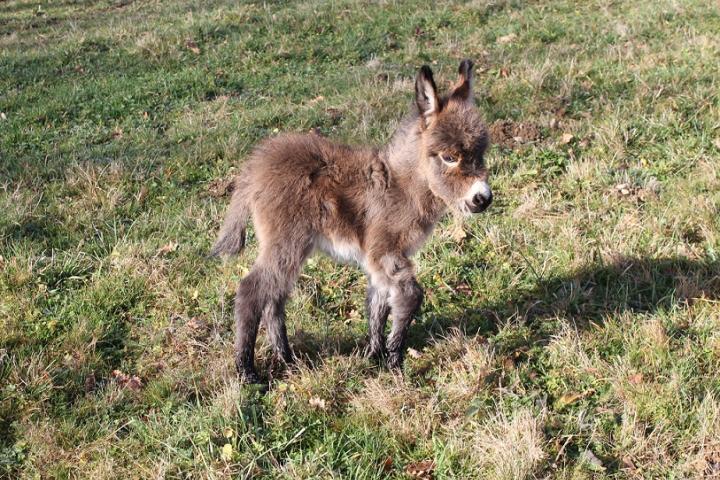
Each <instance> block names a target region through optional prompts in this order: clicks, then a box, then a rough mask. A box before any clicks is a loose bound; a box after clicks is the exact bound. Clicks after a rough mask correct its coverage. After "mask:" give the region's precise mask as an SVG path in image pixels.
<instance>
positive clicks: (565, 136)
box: [560, 133, 575, 145]
mask: <svg viewBox="0 0 720 480" xmlns="http://www.w3.org/2000/svg"><path fill="white" fill-rule="evenodd" d="M573 138H575V136H574V135H573V134H572V133H563V134H562V137H560V143H561V144H563V145H567V144H568V143H570V142H572V141H573Z"/></svg>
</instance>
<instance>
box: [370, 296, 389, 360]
mask: <svg viewBox="0 0 720 480" xmlns="http://www.w3.org/2000/svg"><path fill="white" fill-rule="evenodd" d="M366 305H367V316H368V329H369V332H370V348H369V349H368V357H371V358H374V359H376V360H381V359H383V358H385V356H386V350H385V325H386V324H387V319H388V315H390V304H389V303H388V292H387V290H385V289H383V288H381V287H376V286H374V285H373V284H372V283H369V284H368V290H367V302H366Z"/></svg>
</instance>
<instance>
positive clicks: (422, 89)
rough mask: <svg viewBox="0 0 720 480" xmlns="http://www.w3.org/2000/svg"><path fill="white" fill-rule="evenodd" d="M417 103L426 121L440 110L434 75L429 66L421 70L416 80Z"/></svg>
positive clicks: (424, 66)
mask: <svg viewBox="0 0 720 480" xmlns="http://www.w3.org/2000/svg"><path fill="white" fill-rule="evenodd" d="M415 103H416V104H417V107H418V110H420V115H422V117H423V118H425V119H427V118H428V117H430V116H431V115H434V114H436V113H438V110H439V109H440V100H439V99H438V96H437V87H435V80H433V73H432V70H430V67H428V66H427V65H423V66H422V67H421V68H420V71H419V72H418V74H417V78H416V79H415Z"/></svg>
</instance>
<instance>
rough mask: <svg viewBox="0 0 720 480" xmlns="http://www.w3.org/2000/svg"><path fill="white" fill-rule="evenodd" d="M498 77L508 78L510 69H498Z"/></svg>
mask: <svg viewBox="0 0 720 480" xmlns="http://www.w3.org/2000/svg"><path fill="white" fill-rule="evenodd" d="M500 76H501V77H503V78H507V77H509V76H510V69H509V68H506V67H503V68H501V69H500Z"/></svg>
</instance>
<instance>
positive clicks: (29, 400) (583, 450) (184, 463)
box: [0, 0, 720, 478]
mask: <svg viewBox="0 0 720 480" xmlns="http://www.w3.org/2000/svg"><path fill="white" fill-rule="evenodd" d="M198 5H202V6H198ZM718 32H720V12H719V11H718V9H717V5H713V4H712V2H704V1H699V0H698V1H696V0H682V1H664V0H663V1H659V2H622V1H619V2H601V1H590V0H588V1H581V2H574V1H573V2H570V1H557V2H532V1H523V0H510V1H504V0H498V1H492V2H491V1H483V0H480V1H475V2H458V3H449V2H440V3H433V2H411V1H396V2H395V1H394V2H381V3H379V2H358V1H346V0H340V1H319V0H313V1H310V2H302V3H301V2H269V3H268V2H259V3H244V2H242V3H238V2H231V1H228V0H211V1H208V2H190V1H187V0H176V1H172V2H160V1H157V0H156V1H143V2H133V1H132V0H121V1H99V2H91V1H84V0H65V1H29V0H9V1H5V2H2V6H1V7H0V112H2V115H1V116H0V477H6V478H37V477H41V478H103V477H113V478H150V477H168V478H178V477H183V478H187V477H202V478H222V477H231V476H232V477H240V478H243V477H253V478H407V477H408V475H409V474H408V473H407V472H408V471H409V469H411V468H412V467H413V465H414V466H416V467H417V466H418V462H421V461H423V460H432V461H433V462H434V464H435V466H434V476H435V477H436V478H697V477H702V476H704V475H706V476H712V475H717V474H718V472H719V471H720V373H719V372H720V333H718V332H720V328H719V327H720V307H719V305H720V303H719V302H720V177H719V171H720V123H719V122H720V95H719V94H718V92H720V81H719V80H718V79H720V63H718V58H720V34H719V33H718ZM464 57H469V58H473V59H475V60H476V66H477V70H478V71H477V88H476V98H477V103H478V105H479V107H480V108H481V109H482V111H483V114H484V116H485V118H486V120H487V122H488V124H494V123H495V122H506V125H509V126H510V127H513V128H515V127H517V130H518V131H522V129H523V128H529V129H531V130H533V129H534V130H533V131H537V132H539V133H540V137H539V138H535V137H532V139H529V138H518V139H516V140H514V139H512V138H509V139H504V140H505V143H504V145H505V146H504V147H495V148H493V150H492V151H491V154H490V156H489V164H490V166H491V169H492V174H493V177H492V185H493V189H494V191H495V193H496V203H495V204H494V205H493V208H491V209H490V211H489V212H488V213H487V214H485V215H482V216H478V217H477V218H473V219H472V220H469V221H468V222H467V224H466V225H465V229H466V231H467V233H468V236H467V238H466V239H465V240H464V241H462V242H461V243H458V242H456V241H455V240H453V238H452V236H451V234H450V233H451V231H452V229H453V227H452V225H451V224H450V221H446V222H444V223H443V224H442V225H440V226H439V228H438V229H437V230H436V232H435V234H434V236H433V238H432V240H431V241H430V242H429V244H428V245H427V246H426V247H425V248H424V249H423V250H422V251H421V252H420V253H419V254H418V256H417V259H416V260H417V265H418V272H419V277H420V281H421V283H422V284H423V285H424V287H425V289H426V292H427V296H426V302H425V305H424V307H423V310H422V312H421V314H420V316H419V318H418V319H417V321H416V323H415V324H414V326H413V327H412V330H411V333H410V337H411V339H410V347H411V348H413V349H414V350H415V352H411V353H412V355H410V356H409V358H408V361H407V365H406V368H405V375H404V377H403V378H398V377H395V376H393V375H391V374H390V373H388V372H385V371H382V370H378V369H377V368H375V367H374V366H373V365H372V364H371V363H369V362H367V361H366V360H364V359H363V358H362V357H361V356H360V355H359V353H358V352H359V351H361V349H362V348H363V347H364V345H365V342H366V328H365V325H364V313H363V298H364V287H365V279H364V276H363V275H362V274H361V273H360V272H359V271H357V270H355V269H353V268H350V267H344V266H339V265H336V264H334V263H332V262H331V261H329V260H328V259H325V258H323V257H316V258H313V259H312V260H311V261H310V262H308V264H307V265H306V267H305V270H304V273H303V275H302V277H301V280H300V282H299V284H298V286H297V288H296V290H295V294H294V297H293V300H292V302H291V304H290V305H289V309H288V319H289V325H288V326H289V330H290V334H291V343H292V345H293V348H294V350H295V352H296V353H297V354H298V355H300V356H301V357H302V360H301V361H300V362H299V365H298V367H297V368H296V369H294V370H293V371H291V372H288V373H287V374H286V375H284V376H283V375H278V373H279V372H276V371H273V378H272V379H271V384H270V391H269V392H268V393H267V394H262V393H260V392H257V391H255V390H253V389H252V388H250V387H243V386H240V385H239V384H238V383H237V379H236V375H235V372H234V368H233V362H232V337H233V336H232V298H233V292H234V289H235V287H236V285H237V283H238V281H239V280H240V278H242V275H243V274H244V273H246V272H247V270H248V268H249V266H250V265H251V263H252V260H253V257H254V253H255V244H254V241H253V240H252V236H251V242H250V248H249V250H248V252H247V253H245V254H243V256H241V257H239V258H238V259H233V260H231V261H229V262H226V263H222V262H219V261H216V260H209V259H207V258H206V254H207V252H208V250H209V247H210V245H211V243H212V241H213V240H214V236H215V234H216V231H217V228H218V225H219V222H220V221H221V218H222V215H223V212H224V209H225V206H226V205H227V197H225V196H222V194H221V193H222V181H223V179H227V178H230V177H231V176H232V174H233V172H234V171H235V169H236V168H237V166H238V165H239V164H240V163H241V162H242V161H243V158H244V156H245V154H246V153H247V152H248V151H249V149H250V148H251V147H252V145H253V144H254V143H256V142H257V141H258V140H260V139H261V138H263V137H266V136H268V135H273V134H274V133H276V132H277V131H291V130H294V131H307V130H310V129H319V131H320V132H322V133H323V134H325V135H328V136H330V137H332V138H335V139H338V140H342V141H347V142H352V143H367V142H371V143H375V144H380V143H382V142H384V141H385V140H386V139H387V138H388V137H389V135H390V134H391V133H392V130H393V128H394V126H395V125H396V124H397V121H398V119H399V118H400V117H401V116H402V115H403V113H404V111H405V109H406V108H407V106H408V105H409V103H410V100H411V94H412V84H413V76H414V73H415V71H416V69H417V68H418V67H419V66H420V65H421V64H423V63H430V64H431V65H432V66H433V69H434V70H435V71H436V77H437V78H438V79H439V81H440V83H441V84H442V86H443V87H446V86H447V85H448V84H449V82H450V81H451V80H453V79H454V78H455V69H456V68H457V64H458V62H459V60H460V59H461V58H464ZM507 122H509V123H507ZM495 125H499V123H495ZM511 130H512V128H511ZM568 134H570V135H572V138H570V137H569V136H568ZM519 136H520V137H522V135H519ZM269 353H270V349H269V347H268V345H267V343H266V342H265V340H264V337H263V338H262V339H261V341H260V344H259V346H258V358H259V360H258V361H259V363H260V365H261V368H262V370H263V371H268V370H269V368H268V367H269V366H270V365H269V361H270V355H269ZM116 370H117V371H118V372H115V371H116ZM134 377H136V378H134ZM138 380H139V383H137V381H138Z"/></svg>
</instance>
